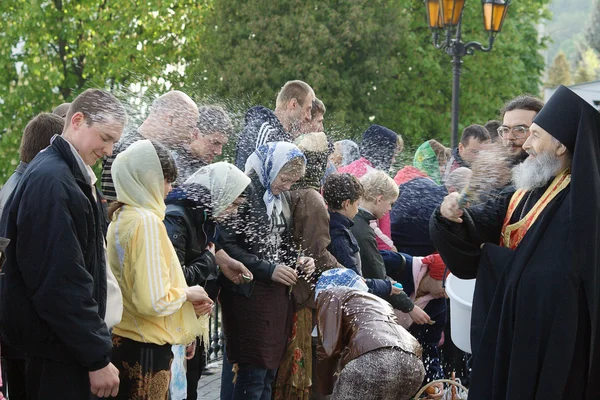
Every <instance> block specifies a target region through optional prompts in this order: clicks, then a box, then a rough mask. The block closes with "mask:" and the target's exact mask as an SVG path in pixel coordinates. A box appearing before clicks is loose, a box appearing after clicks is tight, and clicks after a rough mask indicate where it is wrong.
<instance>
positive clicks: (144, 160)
mask: <svg viewBox="0 0 600 400" xmlns="http://www.w3.org/2000/svg"><path fill="white" fill-rule="evenodd" d="M112 177H113V181H114V184H115V189H116V192H117V200H118V201H117V202H116V203H113V204H111V207H110V208H109V216H110V218H111V224H110V226H109V228H108V234H107V246H108V261H109V264H110V267H111V269H112V271H113V273H114V275H115V277H116V278H117V281H118V282H119V286H120V288H121V291H122V293H123V318H122V320H121V322H120V323H119V324H117V325H116V326H115V327H114V328H113V352H112V362H113V364H114V365H115V366H116V367H117V368H118V369H119V372H120V374H119V378H120V380H121V383H120V385H119V394H118V396H117V398H120V399H140V400H141V399H167V396H168V392H169V382H170V379H171V373H170V364H171V361H172V358H173V355H172V353H171V345H173V344H188V343H191V342H193V341H194V339H195V337H196V336H202V335H203V334H204V333H205V332H206V330H207V329H206V328H208V316H207V314H208V313H209V312H210V311H211V309H212V305H213V303H212V301H211V300H210V299H209V298H208V296H207V295H206V292H205V291H204V289H202V288H201V287H200V286H193V287H188V286H187V284H186V283H185V278H184V276H183V272H182V270H181V266H180V264H179V260H178V259H177V255H176V253H175V250H174V248H173V246H172V244H171V241H170V240H169V237H168V235H167V231H166V229H165V226H164V224H163V219H164V217H165V210H166V206H165V203H164V198H165V196H166V194H167V193H168V192H169V191H170V188H171V182H173V181H175V178H176V177H177V169H176V166H175V162H174V161H173V158H172V157H171V155H170V153H169V151H168V150H167V149H166V148H164V147H163V146H161V145H159V144H157V143H152V142H150V141H148V140H141V141H138V142H136V143H134V144H132V145H131V146H130V147H129V148H128V149H127V150H125V151H124V152H122V153H120V154H119V155H118V156H117V158H116V159H115V161H114V163H113V166H112ZM196 314H198V315H203V317H201V318H200V319H198V318H197V316H196Z"/></svg>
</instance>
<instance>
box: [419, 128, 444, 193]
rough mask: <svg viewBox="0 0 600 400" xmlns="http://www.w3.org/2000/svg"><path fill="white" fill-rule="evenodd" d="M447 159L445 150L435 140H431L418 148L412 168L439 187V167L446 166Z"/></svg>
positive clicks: (440, 180) (440, 179)
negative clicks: (425, 175)
mask: <svg viewBox="0 0 600 400" xmlns="http://www.w3.org/2000/svg"><path fill="white" fill-rule="evenodd" d="M447 158H448V157H447V155H446V148H445V147H444V146H443V145H442V144H441V143H440V142H438V141H437V140H433V139H431V140H428V141H426V142H425V143H423V144H422V145H420V146H419V148H418V149H417V151H416V152H415V158H414V160H413V166H414V167H415V168H417V169H419V170H420V171H421V172H424V173H425V174H427V176H429V177H430V178H431V179H433V180H434V181H435V183H437V184H438V185H441V184H442V178H441V173H440V167H441V166H442V167H443V166H445V165H446V161H447Z"/></svg>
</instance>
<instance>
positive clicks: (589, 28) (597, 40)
mask: <svg viewBox="0 0 600 400" xmlns="http://www.w3.org/2000/svg"><path fill="white" fill-rule="evenodd" d="M599 26H600V0H595V1H594V2H593V6H592V10H591V13H590V17H589V19H588V21H587V24H586V25H585V40H586V42H587V44H588V45H589V46H590V47H591V48H592V49H594V50H595V51H596V52H597V53H600V30H599V29H598V27H599Z"/></svg>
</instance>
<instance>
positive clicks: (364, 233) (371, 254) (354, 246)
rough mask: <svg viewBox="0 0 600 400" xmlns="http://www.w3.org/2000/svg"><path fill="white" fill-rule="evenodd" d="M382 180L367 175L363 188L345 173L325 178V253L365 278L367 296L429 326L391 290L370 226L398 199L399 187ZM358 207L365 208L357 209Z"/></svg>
mask: <svg viewBox="0 0 600 400" xmlns="http://www.w3.org/2000/svg"><path fill="white" fill-rule="evenodd" d="M383 177H385V178H389V177H388V176H387V175H386V174H385V173H384V172H383V171H372V172H369V173H367V174H366V175H365V176H364V177H363V179H364V180H365V182H366V183H367V186H366V187H364V185H362V184H361V182H360V181H358V179H356V177H354V176H352V175H350V174H347V173H346V174H334V175H331V176H330V177H328V178H327V180H326V182H325V186H324V187H323V197H324V198H325V201H326V202H327V205H328V207H329V216H330V224H329V230H330V231H329V232H330V235H331V244H330V245H329V247H328V250H329V251H330V252H331V253H332V254H333V255H334V256H335V257H336V258H337V259H338V261H339V262H340V263H341V264H342V265H344V266H345V267H346V268H350V269H352V270H353V271H355V272H356V273H357V274H359V275H361V276H363V277H364V278H367V279H366V282H367V286H368V287H369V292H371V293H373V294H375V295H377V296H379V297H381V298H383V299H385V300H387V301H389V302H390V303H391V304H392V305H393V306H394V308H397V309H399V310H400V311H403V312H406V313H409V314H410V315H411V318H413V320H415V322H417V323H421V324H423V323H426V322H428V319H429V317H427V314H426V313H425V312H424V311H423V310H421V309H420V308H419V307H417V306H415V305H414V304H413V302H412V301H411V300H410V299H409V298H408V296H407V295H406V294H405V293H404V292H403V291H402V289H400V288H398V287H395V286H393V284H394V283H395V282H394V281H393V280H391V279H390V278H389V277H388V276H387V274H386V270H385V265H384V263H383V258H382V257H381V254H380V253H379V250H378V249H377V241H376V239H375V232H374V231H373V228H372V227H371V226H370V221H371V220H373V219H377V218H380V217H381V216H383V215H384V214H385V213H386V212H388V211H389V208H391V204H392V203H393V202H394V201H395V200H396V198H397V197H398V187H397V186H396V185H395V183H394V181H393V180H392V179H391V178H389V180H387V179H383ZM361 181H362V179H361ZM389 181H391V184H390V183H389ZM394 188H395V190H394ZM365 189H368V191H369V192H367V191H366V190H365ZM379 192H381V194H380V193H379ZM383 193H385V196H384V194H383ZM361 198H362V200H361ZM359 203H360V204H361V206H363V205H364V206H365V207H368V208H361V207H359ZM386 205H387V208H386ZM375 213H376V214H375ZM353 220H354V221H353ZM413 316H414V317H413Z"/></svg>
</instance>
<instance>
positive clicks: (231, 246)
mask: <svg viewBox="0 0 600 400" xmlns="http://www.w3.org/2000/svg"><path fill="white" fill-rule="evenodd" d="M219 232H220V236H219V244H220V245H221V247H222V248H223V250H225V251H226V252H227V254H229V256H230V257H232V258H234V259H236V260H238V261H239V262H241V263H242V264H244V266H245V267H246V268H248V269H249V270H250V272H252V275H253V276H254V279H258V280H259V281H261V282H264V283H272V280H271V276H272V275H273V271H274V270H275V264H272V263H270V262H268V261H266V260H263V259H260V258H258V257H257V256H255V255H254V254H252V253H250V252H249V251H248V250H247V248H246V246H244V244H243V243H244V241H245V236H244V235H243V234H236V233H235V228H233V227H229V226H221V227H220V230H219Z"/></svg>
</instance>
